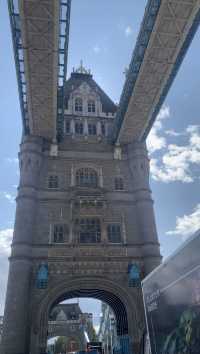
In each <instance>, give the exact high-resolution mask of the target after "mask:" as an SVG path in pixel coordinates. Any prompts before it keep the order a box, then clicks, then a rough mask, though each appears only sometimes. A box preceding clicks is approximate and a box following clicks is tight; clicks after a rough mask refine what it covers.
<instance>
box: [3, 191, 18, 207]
mask: <svg viewBox="0 0 200 354" xmlns="http://www.w3.org/2000/svg"><path fill="white" fill-rule="evenodd" d="M0 197H2V198H5V199H7V200H8V201H9V202H10V203H12V204H13V203H15V198H16V196H14V195H12V194H10V193H8V192H0Z"/></svg>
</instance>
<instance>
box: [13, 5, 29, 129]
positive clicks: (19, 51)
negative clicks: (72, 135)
mask: <svg viewBox="0 0 200 354" xmlns="http://www.w3.org/2000/svg"><path fill="white" fill-rule="evenodd" d="M8 10H9V15H10V24H11V31H12V40H13V47H14V57H15V65H16V73H17V81H18V90H19V99H20V108H21V112H22V120H23V132H24V134H29V122H28V108H27V86H26V78H25V69H24V53H23V48H22V36H21V21H20V15H19V7H18V0H8Z"/></svg>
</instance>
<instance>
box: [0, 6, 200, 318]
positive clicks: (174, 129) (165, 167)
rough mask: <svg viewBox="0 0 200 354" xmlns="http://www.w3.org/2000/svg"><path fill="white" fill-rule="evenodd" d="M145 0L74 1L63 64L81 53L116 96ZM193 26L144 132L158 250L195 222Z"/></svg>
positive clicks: (12, 103) (0, 177) (10, 65)
mask: <svg viewBox="0 0 200 354" xmlns="http://www.w3.org/2000/svg"><path fill="white" fill-rule="evenodd" d="M145 4H146V1H145V0H140V1H138V0H126V6H125V5H124V1H116V0H110V1H107V0H101V1H98V0H84V1H83V0H73V1H72V16H71V29H70V45H69V68H68V72H69V73H70V72H71V70H72V67H73V66H75V67H77V66H78V65H79V63H80V60H81V59H82V60H83V63H84V65H85V66H86V67H87V68H90V69H91V70H92V73H93V76H94V79H95V80H96V81H97V82H98V84H99V85H100V86H101V87H102V88H103V89H104V90H105V91H106V92H107V94H108V95H109V96H110V97H111V98H112V99H113V100H114V101H115V102H118V101H119V97H120V93H121V90H122V87H123V83H124V79H125V76H124V73H123V72H124V70H125V67H126V66H128V64H129V62H130V58H131V53H132V50H133V48H134V45H135V42H136V38H137V34H138V31H139V27H140V23H141V20H142V17H143V14H144V8H145ZM0 13H1V22H0V45H1V56H0V78H1V85H0V117H1V120H0V129H1V139H0V163H1V170H0V171H1V173H0V210H1V212H0V269H1V273H0V283H1V286H0V313H1V312H2V311H3V304H4V297H5V284H6V278H7V256H8V253H9V244H10V240H11V235H12V228H13V221H14V213H15V201H14V198H15V196H16V186H17V184H18V178H19V175H18V162H17V153H18V150H19V142H20V137H21V115H20V109H19V99H18V91H17V84H16V75H15V66H14V59H13V51H12V42H11V34H10V27H9V19H8V13H7V1H6V0H1V2H0ZM199 44H200V31H198V32H197V34H196V36H195V38H194V40H193V42H192V45H191V47H190V49H189V51H188V53H187V56H186V57H185V60H184V62H183V64H182V67H181V69H180V71H179V73H178V75H177V77H176V80H175V82H174V84H173V86H172V88H171V90H170V93H169V94H168V97H167V98H166V101H165V104H164V106H163V108H162V110H161V112H160V114H159V116H158V118H157V121H156V123H155V125H154V127H153V129H152V131H151V134H150V136H149V139H148V147H149V150H150V157H151V188H152V192H153V198H154V200H155V214H156V221H157V229H158V235H159V240H160V243H161V250H162V254H163V255H164V256H167V255H169V254H170V253H171V252H173V251H174V250H175V249H176V248H177V247H178V246H179V245H180V244H181V243H182V242H183V240H184V239H185V238H186V237H188V236H190V235H191V234H192V233H193V232H194V231H196V230H197V229H198V228H200V197H199V183H200V176H199V171H200V127H199V126H200V100H199V92H200V75H199V70H200V64H199Z"/></svg>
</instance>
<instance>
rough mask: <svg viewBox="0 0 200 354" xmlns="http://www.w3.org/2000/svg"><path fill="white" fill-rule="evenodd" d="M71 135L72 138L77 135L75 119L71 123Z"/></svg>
mask: <svg viewBox="0 0 200 354" xmlns="http://www.w3.org/2000/svg"><path fill="white" fill-rule="evenodd" d="M70 133H71V134H72V136H74V134H75V122H74V119H73V118H72V119H71V121H70Z"/></svg>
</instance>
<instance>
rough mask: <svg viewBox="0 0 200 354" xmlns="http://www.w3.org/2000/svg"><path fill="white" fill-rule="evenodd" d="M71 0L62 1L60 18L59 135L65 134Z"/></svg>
mask: <svg viewBox="0 0 200 354" xmlns="http://www.w3.org/2000/svg"><path fill="white" fill-rule="evenodd" d="M70 13H71V0H60V18H59V56H58V103H57V134H58V139H61V137H62V134H63V122H64V110H65V97H64V86H65V80H66V75H67V58H68V47H69V27H70Z"/></svg>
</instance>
